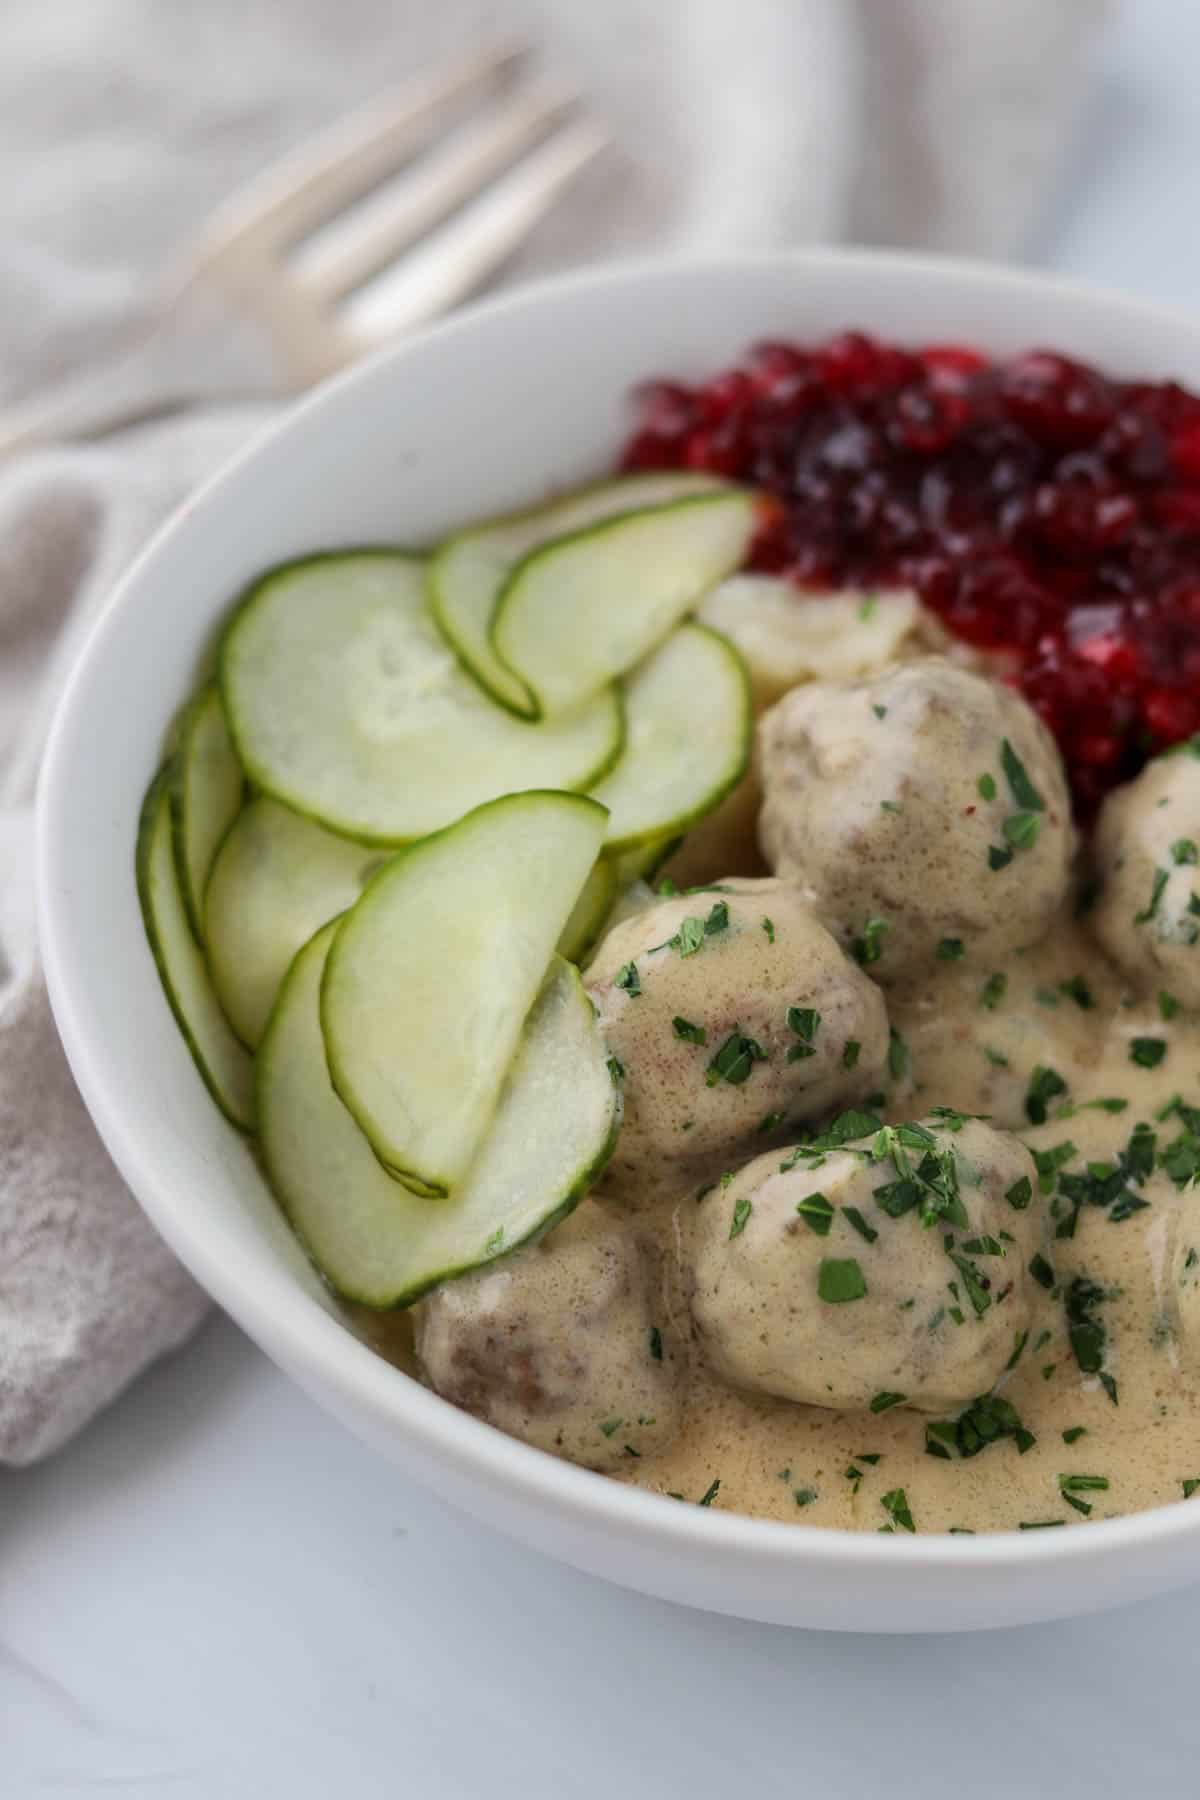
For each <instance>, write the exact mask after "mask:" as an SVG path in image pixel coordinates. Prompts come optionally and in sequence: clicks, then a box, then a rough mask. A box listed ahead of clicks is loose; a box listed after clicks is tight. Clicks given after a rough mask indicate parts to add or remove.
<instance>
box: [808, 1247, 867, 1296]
mask: <svg viewBox="0 0 1200 1800" xmlns="http://www.w3.org/2000/svg"><path fill="white" fill-rule="evenodd" d="M866 1291H867V1284H866V1281H865V1280H864V1279H863V1272H862V1270H861V1269H860V1268H859V1266H858V1262H857V1260H856V1259H855V1258H854V1257H853V1256H845V1257H842V1256H824V1257H822V1258H821V1266H820V1268H819V1269H818V1271H817V1293H818V1295H819V1296H820V1298H821V1299H822V1300H824V1301H826V1303H827V1304H828V1305H830V1306H841V1305H842V1304H844V1302H846V1301H847V1300H861V1299H862V1298H863V1296H864V1294H865V1293H866Z"/></svg>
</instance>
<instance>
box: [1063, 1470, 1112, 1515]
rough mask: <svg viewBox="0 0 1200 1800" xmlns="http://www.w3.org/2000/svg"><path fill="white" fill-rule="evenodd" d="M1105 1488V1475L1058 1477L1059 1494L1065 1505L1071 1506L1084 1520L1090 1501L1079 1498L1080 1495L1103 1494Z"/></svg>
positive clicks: (1089, 1509) (1106, 1482) (1106, 1481)
mask: <svg viewBox="0 0 1200 1800" xmlns="http://www.w3.org/2000/svg"><path fill="white" fill-rule="evenodd" d="M1107 1487H1108V1476H1107V1475H1060V1476H1059V1478H1058V1491H1059V1493H1060V1494H1061V1495H1062V1497H1063V1499H1064V1500H1065V1501H1066V1503H1067V1505H1068V1506H1073V1507H1074V1508H1075V1511H1076V1512H1077V1513H1082V1514H1083V1516H1084V1518H1085V1519H1086V1518H1087V1517H1088V1515H1089V1514H1090V1512H1091V1510H1092V1508H1091V1503H1090V1501H1087V1500H1081V1499H1080V1498H1079V1496H1080V1494H1090V1493H1096V1492H1103V1491H1104V1490H1105V1489H1106V1488H1107Z"/></svg>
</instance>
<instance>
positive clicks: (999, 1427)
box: [925, 1342, 1037, 1458]
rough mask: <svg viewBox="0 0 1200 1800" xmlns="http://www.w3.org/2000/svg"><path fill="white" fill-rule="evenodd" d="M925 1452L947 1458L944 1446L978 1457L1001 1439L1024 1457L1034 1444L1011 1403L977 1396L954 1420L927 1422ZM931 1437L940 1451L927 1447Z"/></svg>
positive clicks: (997, 1397) (1014, 1357)
mask: <svg viewBox="0 0 1200 1800" xmlns="http://www.w3.org/2000/svg"><path fill="white" fill-rule="evenodd" d="M1024 1348H1025V1346H1024V1343H1023V1342H1022V1343H1020V1344H1019V1346H1018V1348H1017V1349H1015V1350H1014V1352H1013V1355H1012V1358H1011V1360H1010V1361H1009V1364H1008V1366H1009V1368H1012V1367H1013V1366H1014V1365H1015V1363H1016V1360H1017V1357H1018V1356H1019V1355H1020V1354H1021V1351H1022V1350H1023V1349H1024ZM925 1429H926V1433H927V1436H926V1443H925V1449H926V1453H927V1454H928V1455H930V1456H937V1455H939V1454H940V1455H942V1456H944V1457H948V1456H949V1455H950V1451H949V1449H947V1448H945V1446H947V1445H952V1446H953V1448H954V1449H955V1450H957V1452H958V1454H959V1455H960V1456H961V1457H964V1458H968V1457H972V1456H978V1455H979V1453H980V1451H981V1450H986V1449H987V1447H988V1445H989V1444H998V1443H1000V1441H1001V1440H1002V1439H1004V1438H1012V1440H1013V1442H1014V1443H1015V1444H1016V1446H1017V1453H1018V1455H1020V1456H1024V1454H1025V1452H1026V1451H1027V1450H1030V1449H1032V1447H1033V1445H1034V1444H1035V1443H1036V1442H1037V1439H1036V1438H1035V1437H1034V1435H1033V1433H1032V1432H1031V1431H1027V1430H1026V1429H1025V1426H1024V1425H1023V1424H1022V1423H1021V1415H1020V1413H1019V1412H1018V1411H1017V1409H1016V1407H1015V1406H1014V1405H1013V1404H1012V1402H1011V1401H1009V1400H1005V1399H1004V1398H1003V1397H1002V1396H1001V1395H1000V1394H980V1396H979V1397H978V1399H976V1400H972V1402H971V1404H970V1406H968V1407H966V1408H965V1409H964V1410H963V1411H962V1412H961V1413H959V1415H958V1417H957V1419H930V1420H928V1421H927V1422H926V1427H925ZM930 1437H932V1439H933V1441H934V1442H935V1443H937V1442H940V1443H941V1445H942V1446H943V1448H942V1449H941V1451H940V1452H939V1451H937V1450H934V1449H932V1448H931V1447H930V1441H929V1440H930Z"/></svg>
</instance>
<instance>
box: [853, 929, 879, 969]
mask: <svg viewBox="0 0 1200 1800" xmlns="http://www.w3.org/2000/svg"><path fill="white" fill-rule="evenodd" d="M887 929H888V922H887V920H886V919H868V920H867V922H866V924H865V925H864V926H863V929H862V936H861V937H857V938H855V940H854V942H853V944H852V945H851V946H850V949H851V954H852V955H853V957H854V960H855V962H857V963H861V964H862V965H863V967H864V968H865V967H867V965H868V964H870V963H877V962H878V961H879V959H880V957H881V956H882V955H883V939H884V934H885V932H886V931H887Z"/></svg>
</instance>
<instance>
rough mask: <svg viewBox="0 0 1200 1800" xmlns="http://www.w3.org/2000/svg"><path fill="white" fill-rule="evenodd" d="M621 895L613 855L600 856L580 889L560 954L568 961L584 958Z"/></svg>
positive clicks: (563, 937) (575, 961)
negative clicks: (618, 895) (618, 890)
mask: <svg viewBox="0 0 1200 1800" xmlns="http://www.w3.org/2000/svg"><path fill="white" fill-rule="evenodd" d="M616 897H617V871H616V866H615V864H614V863H613V861H612V859H611V858H610V857H607V856H598V857H597V858H596V860H595V862H594V863H593V864H592V872H591V874H590V875H589V876H588V878H587V880H586V881H585V882H584V884H583V886H582V888H581V889H580V890H579V898H578V900H576V902H575V905H574V906H573V907H572V909H571V916H570V918H569V919H568V920H567V922H566V924H565V925H564V926H563V929H562V936H561V937H560V938H559V940H558V954H559V955H560V956H565V957H566V959H567V961H568V962H573V963H578V962H582V961H583V959H584V957H585V956H586V955H587V953H588V951H589V950H590V949H591V947H592V945H593V944H594V943H595V942H596V939H597V938H598V937H599V936H600V933H601V931H603V929H604V921H605V920H606V919H607V917H608V915H609V911H610V910H611V907H612V903H613V901H614V900H615V899H616Z"/></svg>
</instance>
